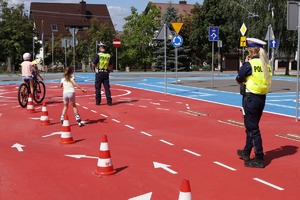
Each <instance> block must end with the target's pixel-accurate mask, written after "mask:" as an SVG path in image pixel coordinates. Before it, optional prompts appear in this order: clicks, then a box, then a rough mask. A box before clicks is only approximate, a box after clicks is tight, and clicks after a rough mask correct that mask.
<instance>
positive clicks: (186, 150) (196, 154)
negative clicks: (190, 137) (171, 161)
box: [183, 149, 201, 156]
mask: <svg viewBox="0 0 300 200" xmlns="http://www.w3.org/2000/svg"><path fill="white" fill-rule="evenodd" d="M183 151H185V152H188V153H190V154H193V155H195V156H201V155H200V154H198V153H195V152H193V151H190V150H188V149H183Z"/></svg>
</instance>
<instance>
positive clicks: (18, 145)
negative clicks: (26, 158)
mask: <svg viewBox="0 0 300 200" xmlns="http://www.w3.org/2000/svg"><path fill="white" fill-rule="evenodd" d="M22 147H25V146H24V145H23V144H19V143H16V144H14V145H12V146H11V148H16V149H17V150H18V151H23V149H22Z"/></svg>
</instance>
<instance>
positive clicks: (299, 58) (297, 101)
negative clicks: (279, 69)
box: [296, 3, 300, 122]
mask: <svg viewBox="0 0 300 200" xmlns="http://www.w3.org/2000/svg"><path fill="white" fill-rule="evenodd" d="M297 28H298V48H297V54H298V55H297V94H296V121H297V122H298V117H299V116H298V115H299V61H300V44H299V41H300V3H298V27H297Z"/></svg>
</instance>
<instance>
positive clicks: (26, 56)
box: [23, 53, 31, 60]
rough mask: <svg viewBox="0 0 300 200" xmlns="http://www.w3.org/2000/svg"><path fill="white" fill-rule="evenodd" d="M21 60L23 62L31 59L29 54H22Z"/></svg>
mask: <svg viewBox="0 0 300 200" xmlns="http://www.w3.org/2000/svg"><path fill="white" fill-rule="evenodd" d="M23 59H24V60H30V59H31V55H30V53H24V54H23Z"/></svg>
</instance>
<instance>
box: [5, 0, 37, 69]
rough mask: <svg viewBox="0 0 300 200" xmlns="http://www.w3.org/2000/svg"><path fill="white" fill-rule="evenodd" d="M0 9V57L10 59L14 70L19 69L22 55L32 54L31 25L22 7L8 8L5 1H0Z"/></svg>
mask: <svg viewBox="0 0 300 200" xmlns="http://www.w3.org/2000/svg"><path fill="white" fill-rule="evenodd" d="M0 6H1V8H2V13H1V16H0V17H1V22H0V27H1V29H0V48H1V49H2V51H0V57H1V58H2V59H3V58H10V59H11V63H12V65H14V66H15V69H16V70H18V69H19V64H20V63H21V62H22V59H23V58H22V55H23V53H25V52H32V41H33V36H34V34H35V30H34V27H33V23H32V21H31V20H30V19H28V16H26V15H24V13H23V10H24V5H23V4H19V5H17V6H16V7H8V3H7V2H6V1H3V0H0Z"/></svg>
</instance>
